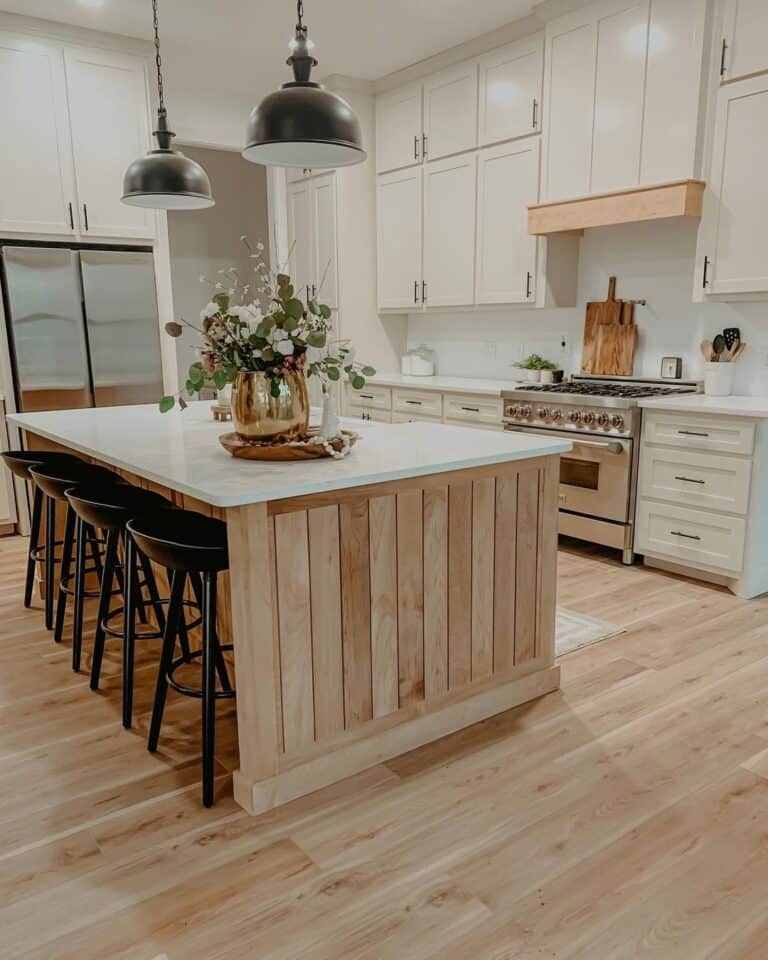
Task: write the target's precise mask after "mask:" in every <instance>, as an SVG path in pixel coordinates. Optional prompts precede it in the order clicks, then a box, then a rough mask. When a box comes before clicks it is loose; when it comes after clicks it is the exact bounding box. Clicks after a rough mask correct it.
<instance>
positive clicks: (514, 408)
mask: <svg viewBox="0 0 768 960" xmlns="http://www.w3.org/2000/svg"><path fill="white" fill-rule="evenodd" d="M507 416H508V417H519V416H520V407H519V406H518V404H516V403H512V404H510V405H509V406H508V407H507Z"/></svg>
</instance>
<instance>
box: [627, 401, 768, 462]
mask: <svg viewBox="0 0 768 960" xmlns="http://www.w3.org/2000/svg"><path fill="white" fill-rule="evenodd" d="M643 422H644V426H643V438H644V440H645V442H646V443H661V444H665V445H667V446H674V447H678V448H680V447H685V448H687V449H690V450H712V451H713V452H715V453H747V454H748V453H752V449H753V447H754V445H755V425H754V424H753V423H749V422H748V421H745V420H736V419H734V418H733V417H702V416H699V415H697V414H668V413H663V414H662V413H652V412H651V411H649V410H646V411H645V413H644V421H643Z"/></svg>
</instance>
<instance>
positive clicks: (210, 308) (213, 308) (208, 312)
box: [200, 301, 219, 320]
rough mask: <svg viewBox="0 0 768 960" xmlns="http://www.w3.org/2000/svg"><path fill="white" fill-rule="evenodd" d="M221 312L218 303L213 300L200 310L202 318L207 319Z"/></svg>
mask: <svg viewBox="0 0 768 960" xmlns="http://www.w3.org/2000/svg"><path fill="white" fill-rule="evenodd" d="M218 312H219V308H218V306H217V304H215V303H214V302H213V301H211V302H210V303H209V304H208V305H207V306H205V307H203V309H202V310H201V311H200V319H201V320H207V319H208V318H209V317H215V316H216V314H217V313H218Z"/></svg>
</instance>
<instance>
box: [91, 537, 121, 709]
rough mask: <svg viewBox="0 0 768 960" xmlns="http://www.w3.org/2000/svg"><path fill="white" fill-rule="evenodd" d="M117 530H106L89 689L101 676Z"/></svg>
mask: <svg viewBox="0 0 768 960" xmlns="http://www.w3.org/2000/svg"><path fill="white" fill-rule="evenodd" d="M118 536H119V535H118V531H117V530H108V531H107V546H106V550H105V552H104V573H103V574H102V577H101V590H100V592H99V612H98V614H97V616H96V636H95V638H94V641H93V663H92V664H91V690H98V689H99V678H100V677H101V661H102V660H103V659H104V643H105V640H106V634H105V633H104V626H103V621H104V617H106V615H107V613H108V612H109V598H110V596H111V594H112V584H113V582H114V579H115V563H116V562H117V541H118Z"/></svg>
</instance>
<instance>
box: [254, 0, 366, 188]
mask: <svg viewBox="0 0 768 960" xmlns="http://www.w3.org/2000/svg"><path fill="white" fill-rule="evenodd" d="M297 13H298V22H297V23H296V34H295V36H294V39H293V41H292V43H291V56H290V57H288V59H287V60H286V63H287V64H288V66H289V67H291V68H292V69H293V77H294V79H293V80H291V81H290V82H288V83H284V84H283V85H282V87H280V89H279V90H276V91H275V92H274V93H270V94H268V95H267V96H266V97H264V99H263V100H262V101H261V103H260V104H259V105H258V106H256V107H254V108H253V110H252V111H251V116H250V118H249V120H248V130H247V133H246V141H245V142H246V146H245V149H244V150H243V156H244V157H245V159H246V160H250V161H251V162H253V163H263V164H265V165H266V166H278V167H313V168H316V169H317V168H322V167H345V166H350V165H351V164H353V163H362V162H363V160H365V150H363V142H362V135H361V133H360V124H359V122H358V120H357V117H356V116H355V114H354V113H353V111H352V108H351V107H350V105H349V104H348V103H347V101H346V100H344V99H343V98H342V97H340V96H338V95H337V94H335V93H331V92H330V90H326V89H325V88H324V87H323V86H321V84H319V83H313V82H312V81H311V80H310V74H311V73H312V68H313V67H316V66H317V60H315V58H314V57H313V56H312V54H311V53H310V50H311V48H312V43H311V41H310V40H309V38H308V36H307V28H306V27H305V26H304V22H303V18H304V5H303V3H302V0H298V3H297Z"/></svg>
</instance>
